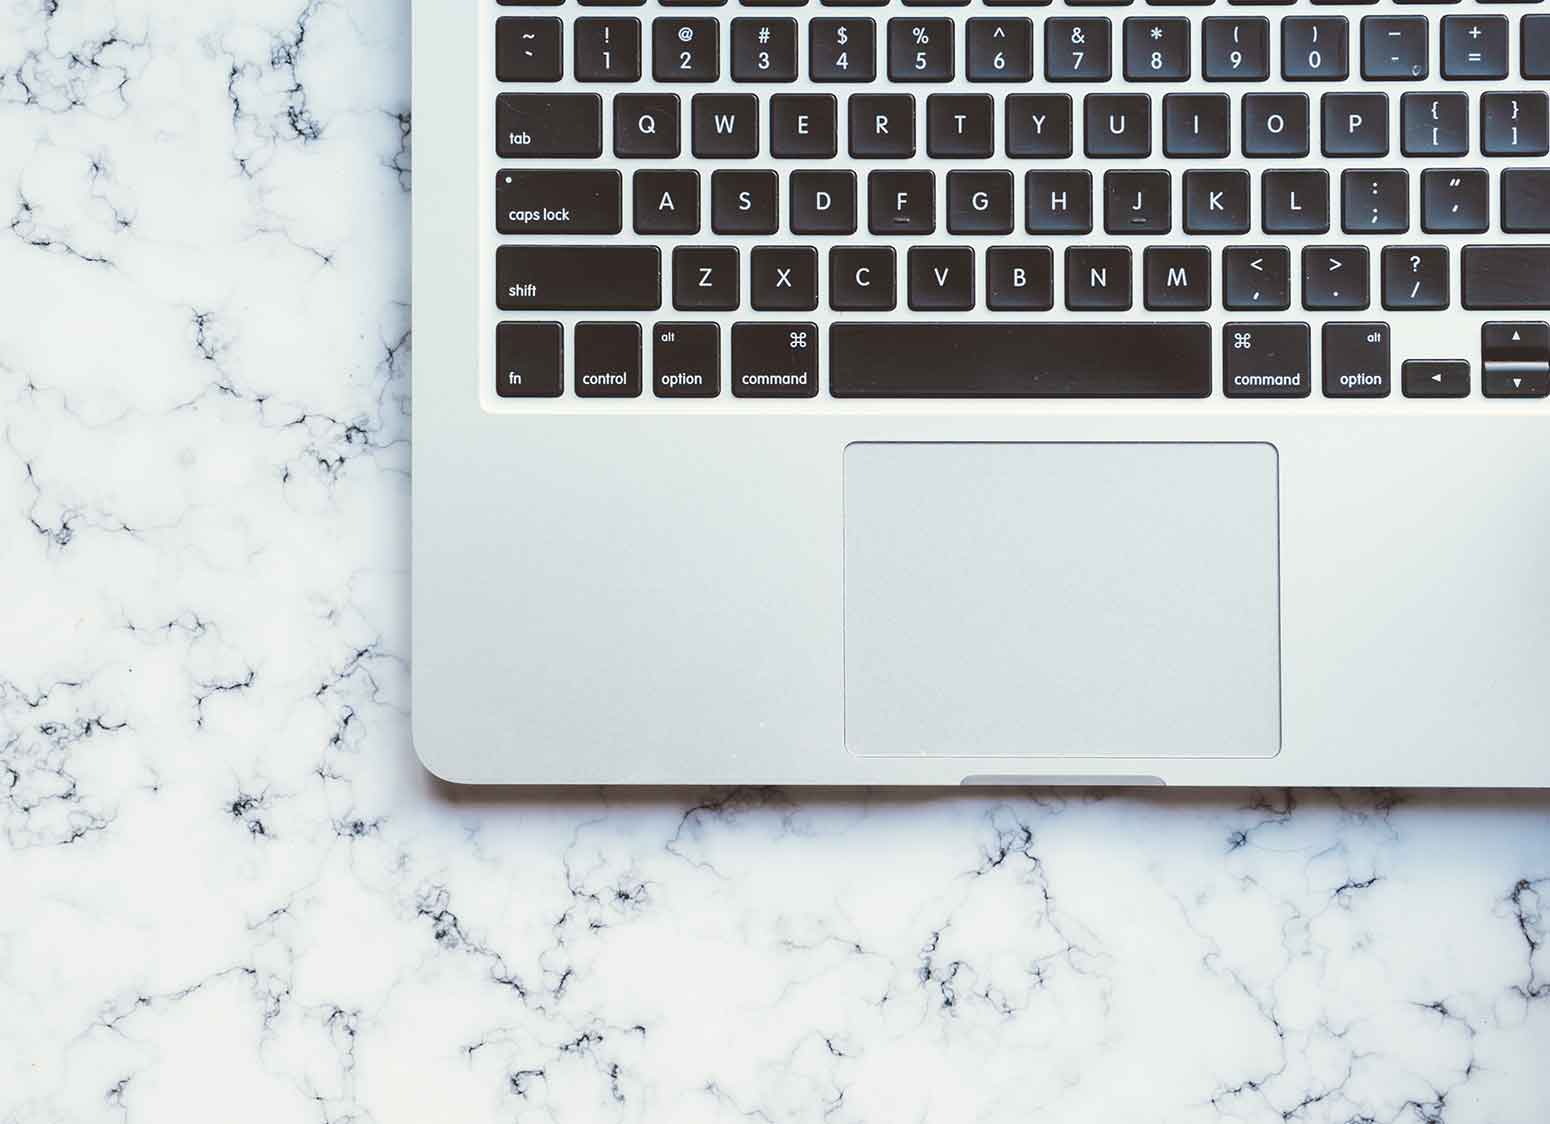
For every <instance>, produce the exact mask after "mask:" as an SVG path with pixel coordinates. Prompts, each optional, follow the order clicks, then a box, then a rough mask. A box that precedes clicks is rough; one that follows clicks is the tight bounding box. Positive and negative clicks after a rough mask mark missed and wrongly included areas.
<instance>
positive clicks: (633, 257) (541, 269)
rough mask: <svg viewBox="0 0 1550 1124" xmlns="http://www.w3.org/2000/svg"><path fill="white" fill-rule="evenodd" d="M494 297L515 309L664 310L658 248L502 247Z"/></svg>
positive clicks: (509, 308)
mask: <svg viewBox="0 0 1550 1124" xmlns="http://www.w3.org/2000/svg"><path fill="white" fill-rule="evenodd" d="M495 297H496V302H497V303H498V304H499V306H500V307H501V308H504V309H508V310H511V311H532V310H538V309H542V310H545V311H549V310H553V311H564V310H566V309H591V310H596V311H599V312H629V311H649V310H651V309H654V308H661V307H662V251H661V250H660V249H659V248H657V247H656V246H502V247H500V249H498V250H496V251H495Z"/></svg>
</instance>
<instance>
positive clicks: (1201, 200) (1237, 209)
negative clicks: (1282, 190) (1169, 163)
mask: <svg viewBox="0 0 1550 1124" xmlns="http://www.w3.org/2000/svg"><path fill="white" fill-rule="evenodd" d="M1248 229H1249V174H1248V173H1247V172H1244V171H1240V170H1238V169H1232V170H1226V169H1224V170H1222V171H1219V172H1218V171H1209V172H1204V171H1197V170H1190V171H1188V172H1185V173H1184V230H1185V233H1187V234H1246V233H1248Z"/></svg>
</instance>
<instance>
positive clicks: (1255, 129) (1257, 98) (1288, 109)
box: [1243, 94, 1308, 156]
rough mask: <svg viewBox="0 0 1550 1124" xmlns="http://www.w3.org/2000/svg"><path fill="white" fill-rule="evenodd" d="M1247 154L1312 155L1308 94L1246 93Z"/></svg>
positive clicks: (1244, 108) (1244, 131) (1244, 104)
mask: <svg viewBox="0 0 1550 1124" xmlns="http://www.w3.org/2000/svg"><path fill="white" fill-rule="evenodd" d="M1243 154H1244V155H1245V156H1306V155H1308V95H1307V94H1244V95H1243Z"/></svg>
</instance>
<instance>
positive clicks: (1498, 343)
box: [1480, 320, 1550, 398]
mask: <svg viewBox="0 0 1550 1124" xmlns="http://www.w3.org/2000/svg"><path fill="white" fill-rule="evenodd" d="M1480 381H1481V384H1482V389H1483V390H1484V391H1485V396H1486V397H1487V398H1547V397H1550V324H1546V323H1545V322H1544V321H1543V320H1533V321H1521V320H1520V321H1493V322H1491V323H1489V324H1484V325H1482V326H1481V329H1480Z"/></svg>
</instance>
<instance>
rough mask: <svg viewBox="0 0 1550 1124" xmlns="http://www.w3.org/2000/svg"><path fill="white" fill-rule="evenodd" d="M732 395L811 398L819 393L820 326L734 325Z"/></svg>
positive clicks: (740, 396)
mask: <svg viewBox="0 0 1550 1124" xmlns="http://www.w3.org/2000/svg"><path fill="white" fill-rule="evenodd" d="M732 393H733V394H734V395H736V396H737V397H738V398H811V397H813V396H814V395H816V394H817V393H818V325H816V324H790V323H788V324H763V323H760V324H734V325H732Z"/></svg>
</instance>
